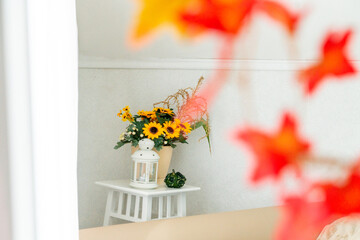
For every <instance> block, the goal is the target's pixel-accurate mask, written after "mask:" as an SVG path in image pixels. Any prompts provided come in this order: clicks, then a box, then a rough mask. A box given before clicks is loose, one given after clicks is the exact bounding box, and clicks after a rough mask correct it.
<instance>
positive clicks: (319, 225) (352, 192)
mask: <svg viewBox="0 0 360 240" xmlns="http://www.w3.org/2000/svg"><path fill="white" fill-rule="evenodd" d="M359 163H360V161H359V162H358V163H357V164H356V165H355V166H353V168H352V169H351V170H350V173H349V176H348V177H347V179H346V180H345V181H344V182H342V183H341V182H339V181H338V182H336V183H333V182H328V183H317V184H313V185H312V186H311V188H310V189H309V190H308V191H306V192H304V193H302V194H301V195H300V194H299V196H291V197H286V198H285V199H284V207H283V214H282V217H281V221H280V224H279V227H278V228H277V232H276V237H275V239H276V240H287V239H292V240H313V239H316V237H317V236H318V235H319V234H320V232H321V231H322V229H323V228H324V227H325V226H326V225H327V224H330V223H332V222H333V221H334V220H336V219H339V218H342V217H345V216H349V215H350V214H354V213H357V214H359V213H360V171H359V166H360V165H359ZM314 193H316V195H317V196H318V197H317V198H314V196H316V195H314ZM311 196H313V197H311Z"/></svg>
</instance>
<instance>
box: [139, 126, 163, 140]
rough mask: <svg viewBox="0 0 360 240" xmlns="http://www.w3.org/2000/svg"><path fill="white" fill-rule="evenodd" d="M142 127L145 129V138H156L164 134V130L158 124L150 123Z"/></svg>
mask: <svg viewBox="0 0 360 240" xmlns="http://www.w3.org/2000/svg"><path fill="white" fill-rule="evenodd" d="M144 126H145V127H144V128H143V131H144V134H145V136H147V137H148V138H151V139H154V138H158V137H159V136H160V135H161V134H163V133H164V129H163V128H162V126H161V124H159V123H155V122H151V123H149V124H145V125H144Z"/></svg>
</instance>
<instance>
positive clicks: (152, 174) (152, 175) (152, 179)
mask: <svg viewBox="0 0 360 240" xmlns="http://www.w3.org/2000/svg"><path fill="white" fill-rule="evenodd" d="M156 166H157V163H151V165H150V176H149V182H156Z"/></svg>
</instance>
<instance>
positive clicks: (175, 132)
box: [164, 122, 180, 138]
mask: <svg viewBox="0 0 360 240" xmlns="http://www.w3.org/2000/svg"><path fill="white" fill-rule="evenodd" d="M164 131H165V133H166V137H167V138H178V137H179V135H180V128H178V127H177V125H176V123H174V122H165V123H164Z"/></svg>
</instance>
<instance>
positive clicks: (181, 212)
mask: <svg viewBox="0 0 360 240" xmlns="http://www.w3.org/2000/svg"><path fill="white" fill-rule="evenodd" d="M177 215H178V216H179V217H185V216H186V193H180V194H179V195H178V197H177Z"/></svg>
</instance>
